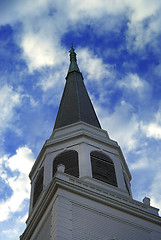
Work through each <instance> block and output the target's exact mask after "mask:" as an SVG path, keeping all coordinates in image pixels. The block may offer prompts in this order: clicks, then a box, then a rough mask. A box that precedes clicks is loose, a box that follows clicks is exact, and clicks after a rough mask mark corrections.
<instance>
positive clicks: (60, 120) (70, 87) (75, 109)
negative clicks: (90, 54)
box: [54, 46, 101, 129]
mask: <svg viewBox="0 0 161 240" xmlns="http://www.w3.org/2000/svg"><path fill="white" fill-rule="evenodd" d="M69 52H70V66H69V70H68V74H67V77H66V84H65V88H64V92H63V96H62V99H61V102H60V106H59V110H58V114H57V118H56V121H55V126H54V129H57V128H60V127H64V126H67V125H70V124H72V123H76V122H79V121H83V122H85V123H88V124H90V125H93V126H95V127H98V128H101V126H100V123H99V121H98V118H97V116H96V113H95V111H94V108H93V105H92V103H91V100H90V98H89V96H88V93H87V90H86V88H85V85H84V82H83V77H82V74H81V72H80V71H79V68H78V65H77V59H76V53H75V51H74V49H73V46H72V47H71V50H70V51H69Z"/></svg>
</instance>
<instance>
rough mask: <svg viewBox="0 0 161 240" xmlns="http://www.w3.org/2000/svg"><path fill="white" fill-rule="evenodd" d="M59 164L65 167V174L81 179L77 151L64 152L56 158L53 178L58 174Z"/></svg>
mask: <svg viewBox="0 0 161 240" xmlns="http://www.w3.org/2000/svg"><path fill="white" fill-rule="evenodd" d="M59 164H63V165H64V166H65V173H67V174H69V175H72V176H75V177H79V167H78V153H77V152H76V151H74V150H69V151H64V152H62V153H60V154H59V155H57V156H56V157H55V159H54V162H53V176H54V174H55V173H56V171H57V166H58V165H59Z"/></svg>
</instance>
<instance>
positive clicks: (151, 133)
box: [141, 108, 161, 139]
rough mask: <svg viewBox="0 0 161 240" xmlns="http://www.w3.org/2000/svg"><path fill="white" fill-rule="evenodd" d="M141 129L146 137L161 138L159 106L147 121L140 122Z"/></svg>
mask: <svg viewBox="0 0 161 240" xmlns="http://www.w3.org/2000/svg"><path fill="white" fill-rule="evenodd" d="M141 129H142V131H143V132H144V134H145V135H146V136H147V137H148V138H154V139H161V108H159V110H158V111H157V113H156V114H155V115H154V117H152V121H151V122H149V123H144V122H143V121H142V122H141Z"/></svg>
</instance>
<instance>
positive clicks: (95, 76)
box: [77, 48, 114, 82]
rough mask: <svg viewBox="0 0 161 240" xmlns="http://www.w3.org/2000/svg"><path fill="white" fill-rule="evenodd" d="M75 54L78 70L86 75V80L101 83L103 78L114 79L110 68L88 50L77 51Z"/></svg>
mask: <svg viewBox="0 0 161 240" xmlns="http://www.w3.org/2000/svg"><path fill="white" fill-rule="evenodd" d="M77 52H78V55H79V66H80V69H81V71H82V72H84V73H86V74H87V80H89V81H91V80H92V81H97V82H101V81H102V80H103V79H104V78H107V79H108V78H109V79H111V78H112V79H113V78H114V74H113V71H112V66H111V65H108V64H104V63H103V61H102V59H101V58H99V57H97V56H96V55H94V54H93V53H92V52H91V51H89V49H88V48H83V49H78V51H77ZM107 79H106V81H107Z"/></svg>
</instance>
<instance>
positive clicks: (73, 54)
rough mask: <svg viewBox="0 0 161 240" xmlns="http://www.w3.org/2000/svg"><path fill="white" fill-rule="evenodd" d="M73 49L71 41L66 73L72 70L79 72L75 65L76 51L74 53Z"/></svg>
mask: <svg viewBox="0 0 161 240" xmlns="http://www.w3.org/2000/svg"><path fill="white" fill-rule="evenodd" d="M74 50H75V49H74V48H73V43H72V44H71V49H70V51H69V53H70V66H69V70H68V73H70V72H73V71H76V72H80V71H79V67H78V65H77V58H76V53H75V51H74Z"/></svg>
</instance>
